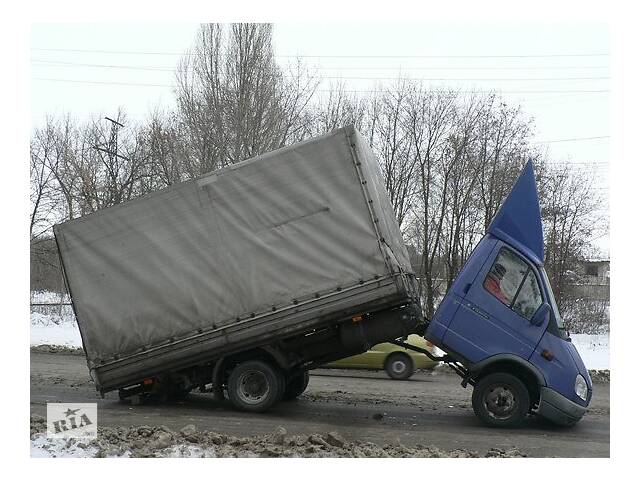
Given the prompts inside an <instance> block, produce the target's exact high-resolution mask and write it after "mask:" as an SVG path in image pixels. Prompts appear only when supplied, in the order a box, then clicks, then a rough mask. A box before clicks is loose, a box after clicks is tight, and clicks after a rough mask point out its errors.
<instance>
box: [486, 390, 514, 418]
mask: <svg viewBox="0 0 640 480" xmlns="http://www.w3.org/2000/svg"><path fill="white" fill-rule="evenodd" d="M483 403H484V407H485V410H486V411H487V413H488V414H489V415H490V416H491V417H493V418H497V419H500V420H504V419H507V418H510V417H512V416H513V415H514V413H515V412H516V411H517V409H518V397H517V395H516V393H515V392H514V391H513V389H512V388H511V386H510V385H505V384H496V385H490V386H489V387H487V389H486V391H485V393H484V396H483Z"/></svg>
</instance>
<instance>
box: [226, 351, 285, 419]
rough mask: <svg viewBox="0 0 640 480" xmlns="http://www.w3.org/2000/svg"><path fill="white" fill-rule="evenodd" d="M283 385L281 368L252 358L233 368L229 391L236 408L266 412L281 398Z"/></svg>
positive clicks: (230, 398) (228, 385) (228, 386)
mask: <svg viewBox="0 0 640 480" xmlns="http://www.w3.org/2000/svg"><path fill="white" fill-rule="evenodd" d="M283 386H284V378H283V375H282V372H281V371H280V370H279V369H275V368H273V367H272V366H270V365H269V364H267V363H265V362H263V361H260V360H250V361H246V362H242V363H239V364H238V365H236V366H235V367H234V368H233V370H232V371H231V375H229V381H228V383H227V393H228V394H229V400H231V403H233V405H234V406H235V407H236V408H238V409H240V410H245V411H248V412H264V411H266V410H268V409H269V408H270V407H271V406H272V405H273V404H274V403H276V402H277V401H278V400H280V398H281V397H282V394H283Z"/></svg>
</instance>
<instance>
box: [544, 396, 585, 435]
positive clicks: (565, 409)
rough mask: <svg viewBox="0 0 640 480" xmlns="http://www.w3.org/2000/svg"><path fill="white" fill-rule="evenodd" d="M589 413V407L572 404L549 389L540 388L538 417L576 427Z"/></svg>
mask: <svg viewBox="0 0 640 480" xmlns="http://www.w3.org/2000/svg"><path fill="white" fill-rule="evenodd" d="M586 411H587V407H583V406H582V405H578V404H577V403H575V402H572V401H571V400H569V399H568V398H567V397H564V396H563V395H560V394H559V393H558V392H556V391H555V390H552V389H550V388H548V387H540V407H539V408H538V415H540V416H542V417H544V418H546V419H547V420H551V421H552V422H553V423H557V424H558V425H565V426H568V425H574V424H575V423H577V422H578V421H579V420H580V419H581V418H582V416H583V415H584V414H585V412H586Z"/></svg>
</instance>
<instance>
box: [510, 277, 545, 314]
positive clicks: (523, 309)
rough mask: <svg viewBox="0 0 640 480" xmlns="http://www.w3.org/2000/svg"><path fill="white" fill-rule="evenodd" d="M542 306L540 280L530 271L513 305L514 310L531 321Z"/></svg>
mask: <svg viewBox="0 0 640 480" xmlns="http://www.w3.org/2000/svg"><path fill="white" fill-rule="evenodd" d="M540 305H542V294H541V293H540V287H539V286H538V280H536V276H535V275H534V273H533V270H529V273H528V274H527V276H526V278H525V279H524V283H523V284H522V288H520V292H519V293H518V296H517V297H516V301H515V302H514V304H513V309H514V310H515V311H516V312H517V313H519V314H520V315H522V316H523V317H525V318H526V319H527V320H531V317H533V314H534V313H536V310H538V308H539V307H540Z"/></svg>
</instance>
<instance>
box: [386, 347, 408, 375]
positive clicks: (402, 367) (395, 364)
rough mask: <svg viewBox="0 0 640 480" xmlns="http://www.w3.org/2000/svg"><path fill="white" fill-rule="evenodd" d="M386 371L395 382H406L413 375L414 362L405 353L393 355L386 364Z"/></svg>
mask: <svg viewBox="0 0 640 480" xmlns="http://www.w3.org/2000/svg"><path fill="white" fill-rule="evenodd" d="M384 369H385V370H386V371H387V375H389V376H390V377H391V378H393V379H394V380H406V379H407V378H409V377H410V376H411V375H413V370H414V368H413V360H411V357H410V356H409V355H407V354H405V353H392V354H391V355H389V357H388V358H387V360H386V361H385V362H384Z"/></svg>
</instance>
